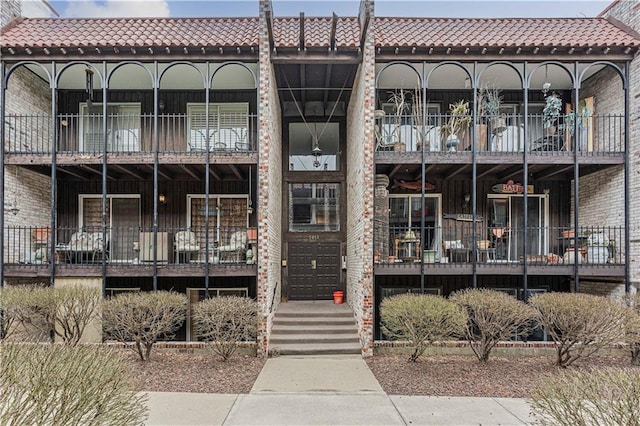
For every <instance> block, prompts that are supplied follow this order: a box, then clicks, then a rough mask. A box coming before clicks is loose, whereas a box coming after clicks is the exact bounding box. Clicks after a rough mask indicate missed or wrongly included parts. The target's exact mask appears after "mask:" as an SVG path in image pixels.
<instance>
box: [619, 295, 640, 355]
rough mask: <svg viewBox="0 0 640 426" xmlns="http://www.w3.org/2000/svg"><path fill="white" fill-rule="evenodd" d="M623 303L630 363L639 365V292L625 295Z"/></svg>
mask: <svg viewBox="0 0 640 426" xmlns="http://www.w3.org/2000/svg"><path fill="white" fill-rule="evenodd" d="M623 302H624V304H625V306H626V307H627V308H628V309H627V316H626V318H625V341H626V342H627V343H628V344H629V350H630V352H631V363H632V364H633V365H640V292H639V293H636V294H627V295H626V296H625V297H624V298H623Z"/></svg>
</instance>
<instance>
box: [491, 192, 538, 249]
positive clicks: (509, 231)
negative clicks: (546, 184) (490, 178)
mask: <svg viewBox="0 0 640 426" xmlns="http://www.w3.org/2000/svg"><path fill="white" fill-rule="evenodd" d="M522 202H523V197H522V196H521V195H518V196H510V197H505V198H492V199H491V216H492V217H491V223H490V236H489V237H490V239H491V240H492V241H493V244H494V247H495V248H496V257H497V258H498V259H505V260H509V261H519V260H520V259H521V258H522V256H523V255H524V247H525V244H526V247H527V254H535V255H541V254H545V253H546V252H547V250H546V248H545V247H546V246H547V228H546V226H547V225H546V218H545V214H544V212H545V198H543V197H540V196H535V195H529V196H528V197H527V220H528V229H527V232H528V234H527V241H526V242H525V240H524V212H523V204H522Z"/></svg>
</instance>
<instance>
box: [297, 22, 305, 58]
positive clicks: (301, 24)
mask: <svg viewBox="0 0 640 426" xmlns="http://www.w3.org/2000/svg"><path fill="white" fill-rule="evenodd" d="M298 49H300V51H301V52H304V50H305V49H304V12H300V44H299V45H298Z"/></svg>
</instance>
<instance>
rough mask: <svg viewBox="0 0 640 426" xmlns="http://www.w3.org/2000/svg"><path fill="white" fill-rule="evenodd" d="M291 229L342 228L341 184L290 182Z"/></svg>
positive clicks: (329, 230)
mask: <svg viewBox="0 0 640 426" xmlns="http://www.w3.org/2000/svg"><path fill="white" fill-rule="evenodd" d="M289 230H290V231H294V232H295V231H316V232H318V231H319V232H336V231H339V230H340V184H338V183H292V184H289Z"/></svg>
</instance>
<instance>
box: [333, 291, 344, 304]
mask: <svg viewBox="0 0 640 426" xmlns="http://www.w3.org/2000/svg"><path fill="white" fill-rule="evenodd" d="M343 300H344V292H343V291H340V290H336V291H334V292H333V303H335V304H336V305H341V304H342V301H343Z"/></svg>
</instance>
